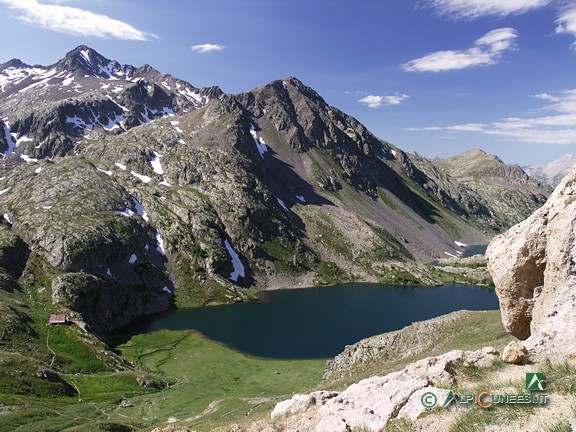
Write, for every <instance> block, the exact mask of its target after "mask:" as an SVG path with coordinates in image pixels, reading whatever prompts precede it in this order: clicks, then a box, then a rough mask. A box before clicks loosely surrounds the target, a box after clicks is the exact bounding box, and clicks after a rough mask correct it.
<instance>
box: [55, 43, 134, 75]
mask: <svg viewBox="0 0 576 432" xmlns="http://www.w3.org/2000/svg"><path fill="white" fill-rule="evenodd" d="M55 67H56V69H57V70H58V71H59V72H62V71H66V72H77V71H80V72H82V73H88V74H89V75H92V76H95V77H98V78H101V79H110V78H112V77H114V76H115V75H123V71H122V66H121V65H120V64H119V63H118V62H117V61H115V60H109V59H107V58H106V57H104V56H103V55H101V54H99V53H98V52H97V51H96V50H94V49H92V48H90V47H87V46H86V45H80V46H78V47H76V48H74V49H73V50H72V51H70V52H68V53H67V54H66V56H64V58H63V59H62V60H60V61H59V62H58V63H56V65H55Z"/></svg>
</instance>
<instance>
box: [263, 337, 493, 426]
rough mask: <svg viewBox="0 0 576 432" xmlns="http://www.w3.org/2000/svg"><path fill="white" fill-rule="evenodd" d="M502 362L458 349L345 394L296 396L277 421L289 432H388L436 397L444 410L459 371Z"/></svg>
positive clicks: (278, 410) (485, 352)
mask: <svg viewBox="0 0 576 432" xmlns="http://www.w3.org/2000/svg"><path fill="white" fill-rule="evenodd" d="M497 358H498V351H497V350H495V349H494V348H491V347H489V348H484V349H482V350H477V351H462V350H454V351H450V352H447V353H446V354H442V355H440V356H437V357H427V358H425V359H422V360H420V361H417V362H415V363H411V364H409V365H408V366H406V368H404V369H403V370H401V371H398V372H393V373H390V374H388V375H386V376H374V377H371V378H367V379H364V380H362V381H360V382H358V383H355V384H352V385H351V386H349V387H348V388H347V389H346V390H344V391H343V392H341V393H339V392H335V391H316V392H313V393H310V394H308V395H301V394H297V395H294V396H293V397H292V399H289V400H286V401H283V402H280V403H278V404H277V405H276V407H275V408H274V410H273V411H272V414H271V417H272V419H276V420H278V421H282V422H283V426H285V427H287V428H289V429H290V430H301V431H316V432H324V431H325V432H346V431H350V430H355V429H354V428H365V429H366V430H371V431H377V430H378V431H379V430H383V429H384V427H385V426H386V423H388V421H390V420H391V419H407V420H415V419H416V418H418V416H420V414H422V413H423V412H424V411H426V410H427V408H426V407H425V406H424V404H423V403H422V398H423V397H424V395H425V394H426V393H432V394H433V395H434V397H435V400H436V402H435V403H434V404H432V405H439V406H442V404H443V402H444V401H445V400H446V398H447V396H448V394H449V392H450V391H449V390H448V389H447V388H446V387H447V386H453V385H455V384H456V383H457V376H456V373H455V370H454V366H455V365H456V364H457V363H460V362H462V363H463V364H464V365H470V366H475V367H488V366H490V365H492V364H493V363H494V361H495V360H496V359H497Z"/></svg>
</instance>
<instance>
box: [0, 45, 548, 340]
mask: <svg viewBox="0 0 576 432" xmlns="http://www.w3.org/2000/svg"><path fill="white" fill-rule="evenodd" d="M0 118H1V121H0V131H1V133H0V151H1V153H2V157H3V159H2V164H1V166H0V206H1V211H2V214H3V219H2V224H1V226H0V232H2V233H3V234H2V239H3V243H2V249H1V250H2V256H3V257H4V258H3V259H2V262H1V265H2V266H3V269H4V270H5V286H6V289H8V288H9V287H12V288H13V287H17V288H18V289H19V290H21V291H23V292H24V291H26V290H28V291H29V297H30V299H31V300H32V301H33V302H35V305H36V306H35V307H42V308H43V309H45V310H46V311H47V312H50V311H53V312H60V311H66V312H67V313H68V314H69V316H70V317H71V318H73V319H74V320H76V321H77V322H78V323H81V324H82V325H87V326H88V327H87V328H88V329H90V330H92V331H95V332H97V333H99V334H105V333H107V332H109V331H110V330H112V329H114V328H117V327H120V326H122V325H124V324H126V323H128V322H130V321H131V320H132V319H133V318H135V317H137V316H139V315H142V314H144V313H150V312H154V311H157V310H161V309H165V308H168V307H169V306H170V305H172V304H174V303H175V304H176V305H179V306H187V305H198V304H217V303H222V302H236V301H242V300H243V299H246V298H247V297H249V296H252V295H253V294H254V293H255V292H257V291H258V290H263V289H269V288H278V287H292V286H312V285H320V284H331V283H336V282H339V281H347V280H365V281H373V282H386V283H396V284H399V283H411V284H414V283H416V284H418V283H426V284H432V283H438V282H439V280H438V279H436V278H435V275H434V273H433V272H430V271H429V270H428V269H427V268H426V267H423V266H422V263H423V262H424V261H430V260H433V259H438V258H442V257H446V256H447V255H450V256H458V255H460V254H462V252H463V249H462V248H463V245H465V244H486V243H487V241H488V240H489V238H491V236H492V235H493V234H494V233H495V232H500V231H501V230H503V229H505V228H508V227H509V226H510V225H512V224H513V223H516V222H518V221H519V220H522V219H523V218H525V217H526V216H528V215H529V214H530V213H531V212H533V211H534V210H535V209H537V208H538V207H539V206H541V205H542V204H543V203H544V201H545V200H546V198H547V196H548V194H549V192H550V190H549V188H548V187H547V186H543V185H542V184H540V183H538V182H536V181H534V180H532V179H530V178H529V177H528V176H527V175H526V174H525V173H524V172H523V171H522V170H521V169H520V168H511V167H508V166H507V165H505V164H503V163H502V161H500V160H498V159H497V158H495V157H492V156H490V155H486V154H484V153H482V152H473V153H471V154H465V155H462V156H459V157H456V158H452V159H448V160H446V161H434V162H433V161H430V160H427V159H425V158H422V157H420V156H418V155H413V154H409V153H406V152H403V151H402V150H400V149H399V148H397V147H395V146H393V145H392V144H389V143H387V142H385V141H382V140H381V139H378V138H377V137H375V136H374V135H372V134H371V133H370V132H369V131H368V130H367V129H366V128H365V127H364V126H363V125H362V124H360V123H359V122H358V121H357V120H356V119H354V118H352V117H350V116H348V115H346V114H345V113H343V112H341V111H340V110H338V109H337V108H334V107H331V106H329V105H328V104H327V103H326V102H325V101H324V100H323V99H322V97H321V96H320V95H318V94H317V93H316V92H315V91H314V90H312V89H311V88H309V87H307V86H305V85H304V84H303V83H302V82H301V81H299V80H298V79H296V78H285V79H283V80H277V81H273V82H271V83H269V84H267V85H265V86H263V87H261V88H258V89H255V90H252V91H249V92H246V93H242V94H238V95H229V94H224V93H223V92H222V91H221V90H220V89H219V88H218V87H209V88H196V87H194V86H193V85H191V84H189V83H187V82H185V81H183V80H180V79H178V78H175V77H173V76H171V75H168V74H163V73H161V72H159V71H157V70H155V69H154V68H153V67H151V66H149V65H144V66H141V67H134V66H130V65H122V64H120V63H119V62H117V61H115V60H109V59H107V58H106V57H104V56H103V55H101V54H99V53H97V52H96V51H94V50H92V49H90V48H89V47H86V46H80V47H78V48H76V49H74V50H72V51H70V52H69V53H68V54H66V56H65V57H64V58H63V59H62V60H60V61H58V62H57V63H55V64H53V65H50V66H39V65H35V66H30V65H28V64H26V63H24V62H22V61H20V60H17V59H13V60H10V61H8V62H6V63H4V64H2V65H0ZM478 161H481V163H480V164H479V163H478ZM479 166H480V168H478V167H479ZM486 185H489V187H485V186H486ZM12 288H10V289H12ZM28 291H27V292H28ZM21 313H24V314H25V312H21Z"/></svg>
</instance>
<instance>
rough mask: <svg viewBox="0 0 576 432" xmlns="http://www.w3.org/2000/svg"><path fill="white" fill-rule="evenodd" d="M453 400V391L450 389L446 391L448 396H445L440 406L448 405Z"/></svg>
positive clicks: (454, 397)
mask: <svg viewBox="0 0 576 432" xmlns="http://www.w3.org/2000/svg"><path fill="white" fill-rule="evenodd" d="M455 400H456V396H455V395H454V392H453V391H452V390H450V393H448V396H446V400H445V401H444V403H443V404H442V408H446V407H447V406H448V405H450V404H451V403H452V402H454V401H455Z"/></svg>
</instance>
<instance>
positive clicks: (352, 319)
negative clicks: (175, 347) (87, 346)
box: [112, 283, 499, 359]
mask: <svg viewBox="0 0 576 432" xmlns="http://www.w3.org/2000/svg"><path fill="white" fill-rule="evenodd" d="M259 295H260V300H259V301H255V302H246V303H240V304H233V305H223V306H212V307H197V308H189V309H174V310H169V311H165V312H160V313H157V314H154V315H147V316H144V317H140V318H139V319H137V320H135V321H134V322H132V323H131V324H130V325H128V326H126V327H124V328H122V329H120V330H119V331H117V332H116V334H115V335H114V336H113V340H112V343H114V342H120V341H125V340H127V338H129V337H130V336H131V335H135V334H139V333H149V332H153V331H156V330H162V329H166V330H195V331H198V332H200V333H202V334H203V335H204V336H206V337H207V338H209V339H211V340H214V341H216V342H219V343H222V344H224V345H226V346H229V347H230V348H232V349H235V350H238V351H240V352H243V353H245V354H247V355H251V356H256V357H262V358H276V359H313V358H328V357H334V356H335V355H337V354H338V353H340V352H341V351H342V350H343V349H344V346H345V345H349V344H353V343H355V342H358V341H359V340H360V339H363V338H366V337H368V336H373V335H377V334H380V333H384V332H389V331H393V330H398V329H401V328H402V327H405V326H407V325H409V324H411V323H413V322H415V321H422V320H426V319H429V318H434V317H436V316H439V315H444V314H447V313H449V312H453V311H457V310H461V309H467V310H493V309H498V307H499V306H498V298H497V296H496V293H495V291H494V289H491V288H482V287H477V286H469V285H457V284H447V285H443V286H439V287H405V286H385V285H378V284H366V283H349V284H343V285H337V286H332V287H320V288H306V289H291V290H277V291H266V292H262V293H260V294H259ZM120 343H121V342H120Z"/></svg>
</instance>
